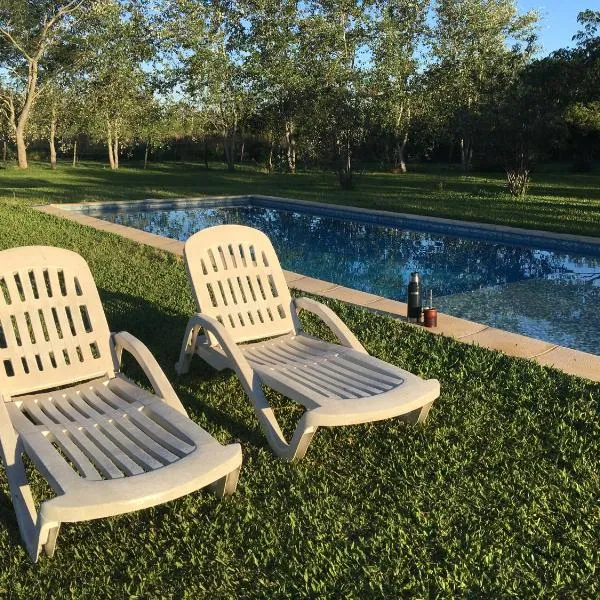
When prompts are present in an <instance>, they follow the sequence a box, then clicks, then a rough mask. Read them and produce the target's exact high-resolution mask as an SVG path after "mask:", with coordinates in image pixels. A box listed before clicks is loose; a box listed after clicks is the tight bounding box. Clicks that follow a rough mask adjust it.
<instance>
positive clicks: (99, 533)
mask: <svg viewBox="0 0 600 600" xmlns="http://www.w3.org/2000/svg"><path fill="white" fill-rule="evenodd" d="M84 172H86V173H87V178H88V180H89V181H90V182H93V181H96V182H97V183H96V185H97V186H98V187H96V188H92V189H93V190H95V193H97V194H99V195H101V193H102V191H103V190H104V192H106V194H108V195H110V194H116V193H117V192H116V190H113V191H111V190H110V189H108V188H106V187H103V185H105V184H101V183H99V180H100V179H101V176H100V173H101V172H100V171H98V170H97V169H90V170H89V171H87V170H86V171H84ZM45 173H49V171H42V170H34V171H32V173H31V174H28V175H27V176H28V177H32V176H33V177H34V179H35V180H37V181H38V182H39V181H40V180H41V179H42V177H43V176H44V174H45ZM124 173H125V172H124ZM112 175H116V176H118V177H124V174H123V173H111V176H112ZM183 175H184V176H185V174H183ZM18 176H19V177H25V175H24V174H21V173H19V174H18ZM52 176H53V177H58V176H59V175H56V174H52ZM62 176H63V177H64V175H62ZM143 176H144V177H146V176H147V174H144V175H143ZM154 176H155V177H159V173H158V172H157V173H156V174H155V175H154ZM237 176H238V177H240V182H241V177H242V173H239V174H238V175H237ZM129 177H132V178H133V179H132V180H131V181H135V177H136V176H135V173H130V174H129ZM175 180H176V178H173V177H172V176H170V178H169V181H171V182H174V181H175ZM138 181H139V180H138ZM22 183H23V184H25V183H26V182H25V180H24V179H23V180H22ZM154 183H155V184H156V181H155V182H154ZM30 184H31V182H30ZM121 184H123V180H122V181H121ZM137 185H138V186H139V185H140V183H138V184H137ZM146 185H152V184H151V183H147V184H146ZM125 189H126V186H123V188H122V190H125ZM90 191H91V190H90ZM146 191H147V190H141V189H140V188H139V187H138V189H137V190H132V191H130V192H129V193H130V194H132V195H133V194H135V193H145V192H146ZM159 191H160V190H159ZM180 191H181V190H173V192H180ZM42 193H43V192H42V190H41V189H39V188H38V192H37V194H38V196H37V201H40V200H43V196H42ZM56 193H58V194H60V191H59V190H58V189H57V190H56ZM162 193H163V194H166V193H168V192H167V191H166V188H163V189H162ZM32 199H33V198H32ZM0 219H1V222H2V224H3V228H2V234H1V236H0V248H7V247H11V246H16V245H24V244H54V245H59V246H63V247H67V248H71V249H73V250H75V251H77V252H80V253H81V254H82V255H83V256H84V257H85V258H86V259H87V260H88V261H89V263H90V266H91V268H92V271H93V274H94V277H95V279H96V282H97V284H98V287H99V289H100V293H101V296H102V300H103V303H104V306H105V308H106V311H107V314H108V319H109V322H110V325H111V327H112V329H113V330H120V329H123V328H127V329H129V330H130V331H131V332H132V333H133V334H134V335H137V336H139V337H140V338H141V339H142V340H143V341H144V342H146V343H147V344H148V345H149V347H150V348H151V350H152V351H153V353H154V354H155V355H156V356H157V358H158V360H159V362H160V364H161V365H162V366H163V367H164V368H165V370H166V372H167V375H168V376H169V378H170V379H171V380H172V381H174V382H175V385H176V390H177V392H178V394H179V395H180V397H181V399H182V401H183V403H184V405H185V406H186V408H187V410H188V411H189V413H190V416H191V418H192V419H194V420H195V421H196V422H197V423H199V424H200V425H201V426H202V427H205V428H206V429H207V430H208V431H210V432H211V433H212V434H213V435H215V436H216V437H217V438H218V439H219V440H220V441H221V442H223V443H227V442H231V441H234V440H239V441H241V443H242V446H243V452H244V465H243V468H242V473H241V478H240V485H239V487H238V490H237V492H236V494H235V495H234V496H233V497H231V498H228V499H225V500H224V501H219V500H217V499H215V498H214V497H213V496H212V495H210V494H209V493H208V492H206V491H204V492H198V493H194V494H192V495H190V496H187V497H185V498H182V499H179V500H176V501H174V502H170V503H168V504H166V505H163V506H160V507H156V508H153V509H149V510H145V511H142V512H138V513H134V514H130V515H124V516H121V517H117V518H111V519H102V520H97V521H91V522H87V523H76V524H65V525H64V526H63V529H62V531H61V537H60V538H59V547H58V551H57V554H56V555H55V557H54V558H53V559H51V560H49V559H46V558H42V559H41V560H40V562H39V563H38V564H37V565H36V566H32V565H31V564H30V562H29V559H28V557H27V555H26V553H25V551H24V550H23V548H22V547H21V545H20V542H19V535H18V531H17V526H16V522H15V519H14V513H13V511H12V507H11V505H10V499H9V496H8V490H7V488H6V483H5V479H4V475H3V473H2V472H0V487H1V488H2V491H3V494H2V495H0V518H1V519H2V523H3V527H2V528H1V529H0V549H1V555H2V559H1V560H2V569H0V594H2V595H3V596H6V597H8V598H23V599H31V598H40V597H44V598H56V599H59V598H60V599H63V598H116V597H118V598H123V597H129V598H173V599H175V598H233V597H236V598H264V597H270V598H300V597H344V598H366V597H369V598H370V597H373V598H383V597H385V598H398V597H415V598H429V597H444V598H452V597H473V598H474V597H507V596H513V597H520V598H523V597H574V598H584V597H585V598H593V597H597V596H598V595H599V594H600V588H599V585H598V578H597V565H598V562H599V560H600V549H599V548H600V547H599V546H598V536H599V535H600V511H599V509H598V503H597V499H598V496H599V494H600V487H599V486H600V483H599V479H598V469H599V467H600V464H599V458H598V457H599V456H600V425H599V421H598V411H599V408H600V406H599V400H600V386H599V385H598V384H592V383H589V382H585V381H583V380H580V379H577V378H574V377H569V376H567V375H564V374H562V373H560V372H557V371H553V370H550V369H547V368H544V367H540V366H537V365H535V364H534V363H531V362H529V361H525V360H520V359H512V358H508V357H506V356H503V355H501V354H498V353H494V352H490V351H487V350H484V349H481V348H478V347H475V346H468V345H465V344H461V343H459V342H455V341H453V340H451V339H448V338H444V337H441V336H435V335H432V334H429V333H427V332H425V331H423V330H420V329H417V328H414V327H408V326H404V325H402V324H400V323H398V322H396V321H394V320H392V319H388V318H385V317H381V316H377V315H374V314H371V313H367V312H364V311H362V310H359V309H356V308H352V307H350V306H348V305H344V304H342V303H338V302H332V301H326V302H328V303H329V304H330V305H331V306H332V307H333V308H334V310H336V311H337V312H338V313H339V314H340V315H341V316H342V318H344V320H346V322H347V323H348V324H349V325H350V326H351V328H352V329H353V330H354V331H355V332H356V333H357V335H358V337H359V338H360V339H361V341H362V342H364V344H365V345H366V347H367V348H368V350H369V351H370V352H372V353H373V354H375V355H376V356H379V357H380V358H382V359H384V360H389V361H391V362H393V363H395V364H399V365H401V366H402V367H404V368H408V369H410V370H412V371H414V372H416V373H419V374H420V375H422V376H423V377H437V378H438V379H439V380H440V382H441V387H442V395H441V397H440V398H439V400H438V401H437V402H436V404H435V405H434V408H433V409H432V411H431V413H430V417H429V420H428V422H427V423H426V424H425V425H424V426H417V427H415V426H407V425H405V424H403V423H401V422H400V421H399V420H397V419H392V420H389V421H385V422H381V423H374V424H369V425H362V426H355V427H340V428H333V429H324V430H321V431H319V432H318V434H317V436H316V438H315V441H314V442H313V445H312V446H311V449H310V451H309V454H308V456H307V458H306V459H305V460H304V461H302V462H300V463H299V464H297V465H291V464H289V463H285V462H283V461H281V460H278V459H276V458H275V457H274V456H273V454H272V453H271V452H270V450H269V448H268V446H267V444H266V442H265V440H264V438H263V436H262V434H261V432H260V429H259V427H258V425H257V423H256V419H255V417H254V415H253V412H252V409H251V407H250V404H249V402H248V401H247V399H246V398H245V397H244V394H243V391H242V389H241V386H240V385H239V383H238V381H237V380H236V378H235V376H234V375H232V374H231V373H229V372H223V373H215V372H214V371H211V370H210V369H209V368H208V367H206V366H205V365H203V364H202V363H201V361H199V360H198V359H195V360H194V362H193V364H192V370H191V373H190V374H189V375H188V376H185V377H182V378H176V377H175V375H174V371H173V368H172V365H173V364H174V362H175V360H176V358H177V354H178V351H179V343H180V337H181V334H182V331H183V329H184V328H185V323H186V320H187V317H188V315H189V314H190V313H191V311H192V310H193V302H192V298H191V296H190V293H189V291H188V289H187V282H186V277H185V272H184V267H183V264H182V262H181V261H180V260H178V259H176V258H174V257H172V256H170V255H167V254H165V253H162V252H159V251H156V250H154V249H152V248H149V247H144V246H140V245H137V244H135V243H133V242H130V241H128V240H124V239H122V238H119V237H117V236H113V235H109V234H105V233H101V232H97V231H95V230H92V229H89V228H86V227H82V226H79V225H75V224H73V223H70V222H68V221H63V220H59V219H55V218H53V217H49V216H46V215H43V214H40V213H38V212H35V211H34V210H32V209H29V208H26V207H25V206H24V205H23V203H22V202H15V201H13V200H9V199H4V200H1V201H0ZM305 325H306V327H307V328H308V329H309V331H311V332H314V333H317V334H322V333H323V328H322V327H321V326H320V325H319V324H318V323H317V322H315V321H312V320H308V321H306V323H305ZM126 369H127V371H128V372H129V373H130V374H131V375H132V376H134V377H136V378H137V377H141V374H140V373H138V372H137V371H136V370H134V369H133V368H132V366H131V365H126ZM272 400H273V402H274V403H275V405H276V407H277V408H276V410H277V415H278V418H279V419H280V420H281V421H282V422H283V423H284V427H285V428H287V430H288V431H289V429H290V428H291V427H292V425H293V423H294V420H295V419H296V418H297V417H298V412H299V411H298V410H297V408H292V407H291V406H290V404H289V403H288V402H287V401H286V400H285V399H283V398H281V397H272ZM36 481H37V483H38V484H40V483H41V482H40V480H39V478H38V479H37V480H36ZM37 489H39V490H41V485H38V486H37Z"/></svg>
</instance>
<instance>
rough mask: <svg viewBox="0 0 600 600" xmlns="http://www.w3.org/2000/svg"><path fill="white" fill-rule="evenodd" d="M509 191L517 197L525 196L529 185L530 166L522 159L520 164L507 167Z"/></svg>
mask: <svg viewBox="0 0 600 600" xmlns="http://www.w3.org/2000/svg"><path fill="white" fill-rule="evenodd" d="M506 179H507V182H508V191H509V193H510V195H511V196H513V197H515V198H524V197H525V195H526V194H527V188H528V187H529V168H528V167H527V165H526V164H525V162H524V161H522V162H521V163H520V164H519V165H518V166H516V167H513V168H507V169H506Z"/></svg>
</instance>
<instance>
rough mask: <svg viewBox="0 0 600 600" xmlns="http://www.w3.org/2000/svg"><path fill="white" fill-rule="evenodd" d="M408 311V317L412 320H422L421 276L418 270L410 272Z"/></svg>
mask: <svg viewBox="0 0 600 600" xmlns="http://www.w3.org/2000/svg"><path fill="white" fill-rule="evenodd" d="M407 304H408V311H407V315H406V316H407V317H408V320H409V321H411V322H413V323H414V322H417V323H418V322H419V321H420V320H421V308H422V307H421V276H420V275H419V273H418V272H417V271H415V272H414V273H411V274H410V279H409V280H408V300H407Z"/></svg>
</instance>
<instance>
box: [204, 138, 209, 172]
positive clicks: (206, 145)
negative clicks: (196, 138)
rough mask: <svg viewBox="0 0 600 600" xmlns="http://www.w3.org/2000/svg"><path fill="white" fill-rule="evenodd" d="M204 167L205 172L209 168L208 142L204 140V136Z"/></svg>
mask: <svg viewBox="0 0 600 600" xmlns="http://www.w3.org/2000/svg"><path fill="white" fill-rule="evenodd" d="M204 166H205V167H206V168H207V170H208V169H209V168H210V166H209V164H208V140H207V139H206V136H204Z"/></svg>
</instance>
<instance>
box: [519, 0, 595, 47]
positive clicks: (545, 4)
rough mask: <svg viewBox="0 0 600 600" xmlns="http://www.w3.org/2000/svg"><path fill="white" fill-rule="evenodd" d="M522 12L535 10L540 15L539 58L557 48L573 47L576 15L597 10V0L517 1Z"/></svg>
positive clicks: (577, 26)
mask: <svg viewBox="0 0 600 600" xmlns="http://www.w3.org/2000/svg"><path fill="white" fill-rule="evenodd" d="M517 4H518V6H519V9H520V10H521V11H522V12H526V11H528V10H537V11H538V13H539V14H540V17H541V19H540V30H539V44H540V45H541V46H542V48H541V51H540V56H546V55H547V54H550V52H553V51H554V50H558V49H559V48H566V47H573V46H574V45H575V44H574V42H572V41H571V38H572V37H573V36H574V35H575V33H576V32H577V31H578V30H579V24H578V23H577V15H578V14H579V13H580V12H582V11H584V10H586V9H588V8H589V9H592V10H598V0H517Z"/></svg>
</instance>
